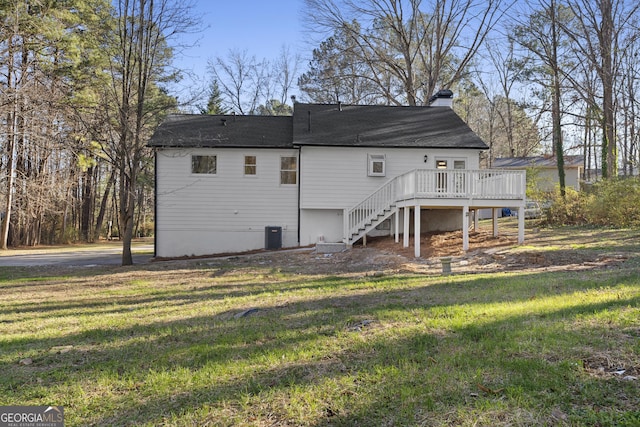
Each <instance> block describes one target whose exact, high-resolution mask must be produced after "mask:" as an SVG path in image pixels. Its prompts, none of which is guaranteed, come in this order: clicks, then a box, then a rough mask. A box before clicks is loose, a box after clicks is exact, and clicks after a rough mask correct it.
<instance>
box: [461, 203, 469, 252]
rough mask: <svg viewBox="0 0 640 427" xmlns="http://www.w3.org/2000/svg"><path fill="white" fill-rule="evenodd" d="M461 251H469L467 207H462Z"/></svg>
mask: <svg viewBox="0 0 640 427" xmlns="http://www.w3.org/2000/svg"><path fill="white" fill-rule="evenodd" d="M462 250H463V251H465V252H466V251H468V250H469V206H463V207H462Z"/></svg>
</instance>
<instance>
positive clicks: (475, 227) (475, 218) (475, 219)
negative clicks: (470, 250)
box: [473, 209, 480, 231]
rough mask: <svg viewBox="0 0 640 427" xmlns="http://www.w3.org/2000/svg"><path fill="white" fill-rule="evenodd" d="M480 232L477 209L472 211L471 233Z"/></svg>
mask: <svg viewBox="0 0 640 427" xmlns="http://www.w3.org/2000/svg"><path fill="white" fill-rule="evenodd" d="M478 230H480V215H478V209H474V210H473V231H478Z"/></svg>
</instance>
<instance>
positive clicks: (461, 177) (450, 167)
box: [436, 159, 467, 195]
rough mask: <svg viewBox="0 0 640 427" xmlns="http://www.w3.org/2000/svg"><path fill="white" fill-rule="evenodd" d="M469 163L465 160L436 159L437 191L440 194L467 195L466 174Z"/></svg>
mask: <svg viewBox="0 0 640 427" xmlns="http://www.w3.org/2000/svg"><path fill="white" fill-rule="evenodd" d="M466 168H467V161H466V160H463V159H457V160H456V159H436V169H437V170H438V172H437V178H436V191H437V192H438V193H448V192H451V193H453V194H454V195H455V194H464V193H466V191H465V189H466V185H465V184H466V183H465V172H464V170H465V169H466Z"/></svg>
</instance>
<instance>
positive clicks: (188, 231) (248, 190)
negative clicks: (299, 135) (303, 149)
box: [156, 149, 298, 256]
mask: <svg viewBox="0 0 640 427" xmlns="http://www.w3.org/2000/svg"><path fill="white" fill-rule="evenodd" d="M192 155H203V156H213V155H215V156H216V158H217V173H216V179H215V180H211V179H206V176H205V175H202V176H201V175H195V174H191V173H188V172H190V171H191V169H190V162H191V158H192ZM246 155H248V154H247V153H246V150H243V149H215V150H214V149H197V150H195V149H194V150H185V149H182V150H181V149H166V150H159V151H158V153H157V170H158V174H157V212H158V217H157V218H156V225H157V231H158V242H159V246H158V256H180V255H202V254H212V253H222V252H240V251H244V250H250V249H260V248H264V236H265V227H267V226H279V227H282V230H283V231H282V235H283V246H284V247H290V246H295V245H297V222H298V211H297V207H298V190H297V186H295V185H286V186H282V185H280V158H281V157H295V158H297V150H292V149H263V150H252V153H251V154H250V156H256V159H257V160H258V161H259V163H260V175H259V176H258V177H257V178H256V179H254V180H251V183H250V185H248V184H247V181H246V180H243V179H242V177H243V176H244V172H245V166H246V159H245V156H246ZM186 171H188V172H187V173H185V172H186ZM234 236H235V237H234ZM182 240H184V242H182ZM181 248H182V249H181Z"/></svg>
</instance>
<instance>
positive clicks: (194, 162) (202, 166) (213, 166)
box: [191, 155, 218, 175]
mask: <svg viewBox="0 0 640 427" xmlns="http://www.w3.org/2000/svg"><path fill="white" fill-rule="evenodd" d="M191 173H195V174H206V175H215V174H217V173H218V157H217V156H197V155H193V156H191Z"/></svg>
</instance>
